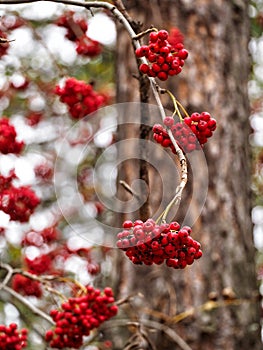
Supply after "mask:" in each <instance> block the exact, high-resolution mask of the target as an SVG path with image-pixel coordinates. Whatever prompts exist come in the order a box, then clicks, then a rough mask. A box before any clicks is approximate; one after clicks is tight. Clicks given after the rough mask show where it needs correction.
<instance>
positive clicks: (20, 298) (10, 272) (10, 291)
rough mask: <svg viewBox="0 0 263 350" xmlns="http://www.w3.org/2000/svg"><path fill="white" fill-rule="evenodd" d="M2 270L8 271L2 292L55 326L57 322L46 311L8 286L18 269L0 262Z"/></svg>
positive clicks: (0, 284)
mask: <svg viewBox="0 0 263 350" xmlns="http://www.w3.org/2000/svg"><path fill="white" fill-rule="evenodd" d="M0 268H1V269H4V270H6V271H7V274H6V276H5V278H4V280H3V281H2V282H1V283H0V290H1V289H2V290H4V291H5V292H7V293H8V294H10V295H12V296H13V297H14V298H15V299H17V300H18V301H20V302H21V303H22V304H24V305H25V306H26V307H28V308H29V309H30V310H31V311H32V312H33V313H34V314H35V315H38V316H40V317H42V318H43V319H44V320H46V321H47V322H49V323H50V324H51V325H55V322H54V321H53V320H52V318H51V317H50V316H49V315H48V314H46V313H45V312H44V311H42V310H40V309H39V308H38V307H37V306H35V305H34V304H32V303H31V302H30V301H29V300H27V299H26V298H24V297H23V296H22V295H20V294H19V293H17V292H16V291H14V290H13V289H12V288H10V287H8V286H7V284H8V282H9V281H10V279H11V277H12V276H13V274H14V273H17V270H16V269H13V268H12V267H11V266H10V265H8V264H4V263H2V262H0Z"/></svg>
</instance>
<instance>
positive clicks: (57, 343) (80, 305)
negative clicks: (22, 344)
mask: <svg viewBox="0 0 263 350" xmlns="http://www.w3.org/2000/svg"><path fill="white" fill-rule="evenodd" d="M86 289H87V293H86V294H85V295H84V296H81V297H76V298H69V299H68V301H67V302H64V303H63V304H62V305H61V307H62V310H61V311H59V310H57V309H54V310H51V312H50V316H51V317H52V318H53V320H54V321H55V322H56V326H55V329H54V330H48V331H47V332H46V341H48V342H49V343H50V347H51V348H58V349H63V348H64V347H70V348H74V349H79V348H80V347H81V346H82V344H83V336H88V335H89V334H90V331H91V330H92V329H94V328H98V327H99V326H100V325H101V324H102V323H103V322H104V321H106V320H108V319H110V318H111V317H113V316H115V315H116V314H117V312H118V307H117V305H115V304H114V302H115V299H114V296H113V292H112V289H111V288H109V287H106V288H105V289H104V291H103V292H101V291H100V290H99V289H94V288H93V287H92V286H88V287H87V288H86Z"/></svg>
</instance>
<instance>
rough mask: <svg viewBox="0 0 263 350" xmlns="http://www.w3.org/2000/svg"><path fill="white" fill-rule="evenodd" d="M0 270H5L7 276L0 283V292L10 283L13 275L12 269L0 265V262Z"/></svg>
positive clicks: (6, 265)
mask: <svg viewBox="0 0 263 350" xmlns="http://www.w3.org/2000/svg"><path fill="white" fill-rule="evenodd" d="M0 268H2V269H5V270H6V271H7V274H6V276H5V278H4V280H3V281H2V282H1V283H0V290H1V289H3V287H4V286H6V285H7V284H8V282H9V281H10V279H11V277H12V275H13V269H12V267H11V266H10V265H8V264H5V263H2V262H0Z"/></svg>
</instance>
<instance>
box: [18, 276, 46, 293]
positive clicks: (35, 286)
mask: <svg viewBox="0 0 263 350" xmlns="http://www.w3.org/2000/svg"><path fill="white" fill-rule="evenodd" d="M12 288H13V289H14V290H15V291H16V292H18V293H20V294H22V295H26V296H35V297H37V298H41V296H42V289H41V284H40V282H38V281H35V280H33V279H31V278H29V277H26V276H23V275H21V274H16V275H14V277H13V278H12Z"/></svg>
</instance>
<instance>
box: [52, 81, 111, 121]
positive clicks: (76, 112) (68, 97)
mask: <svg viewBox="0 0 263 350" xmlns="http://www.w3.org/2000/svg"><path fill="white" fill-rule="evenodd" d="M55 93H56V94H57V95H58V96H60V101H61V102H64V103H66V104H67V106H68V108H69V113H70V115H71V116H72V118H74V119H81V118H83V117H85V116H86V115H88V114H90V113H92V112H95V111H96V110H97V109H98V108H99V107H101V105H102V104H103V103H104V101H105V97H104V96H103V95H100V94H98V93H97V92H95V91H94V90H93V86H92V85H91V84H87V83H86V82H85V81H82V80H77V79H75V78H68V79H67V80H66V81H65V84H64V86H63V87H61V86H59V85H57V86H56V88H55Z"/></svg>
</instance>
